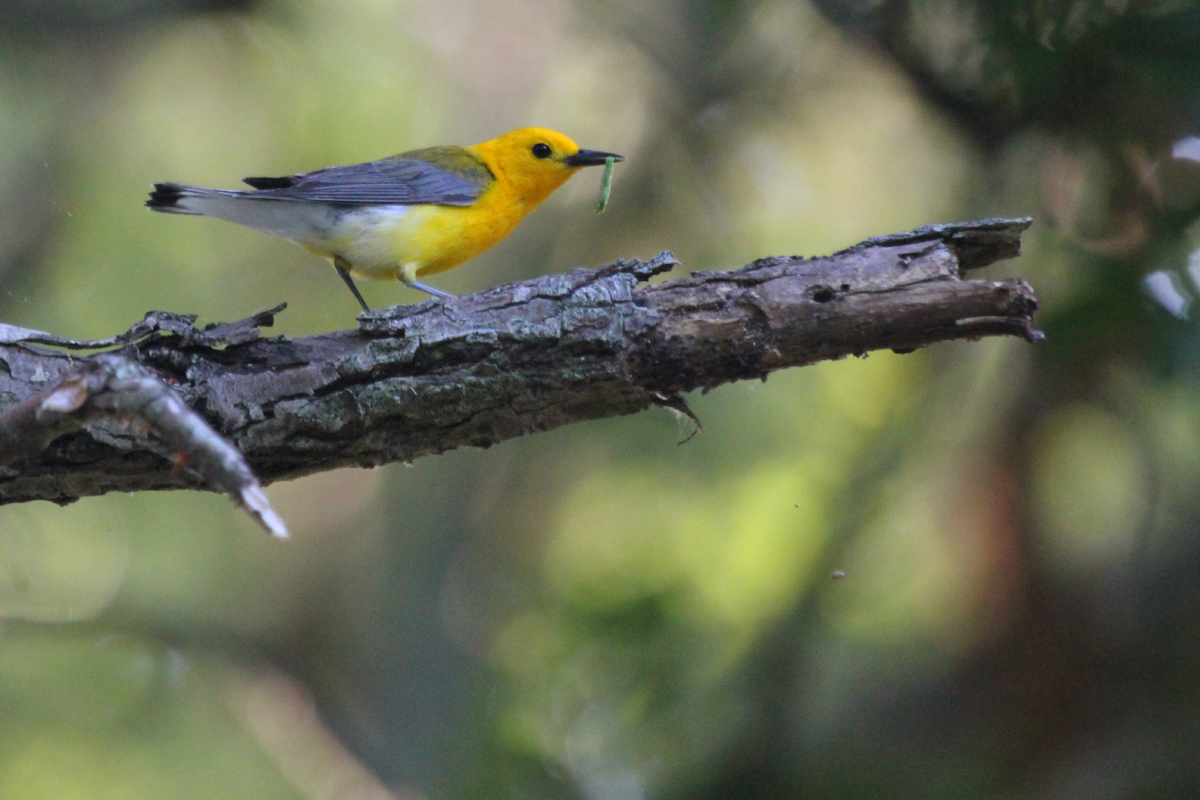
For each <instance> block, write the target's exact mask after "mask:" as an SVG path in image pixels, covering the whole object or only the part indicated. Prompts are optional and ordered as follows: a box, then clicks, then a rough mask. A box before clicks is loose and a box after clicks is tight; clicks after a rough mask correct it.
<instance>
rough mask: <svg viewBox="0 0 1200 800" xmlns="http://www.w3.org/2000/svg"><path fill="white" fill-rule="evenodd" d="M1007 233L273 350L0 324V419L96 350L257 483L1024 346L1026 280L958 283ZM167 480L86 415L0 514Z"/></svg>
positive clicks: (371, 328) (261, 318)
mask: <svg viewBox="0 0 1200 800" xmlns="http://www.w3.org/2000/svg"><path fill="white" fill-rule="evenodd" d="M1029 224H1030V221H1029V220H984V221H980V222H972V223H962V224H957V225H937V226H929V227H927V228H922V229H920V230H917V231H912V232H908V233H903V234H896V235H893V236H886V237H880V238H876V239H869V240H867V241H865V242H863V243H861V244H859V245H857V246H855V247H853V248H850V249H848V250H844V251H842V252H840V253H835V254H833V255H831V256H826V257H821V258H812V259H803V258H799V257H786V258H782V257H781V258H767V259H760V260H758V261H755V262H754V263H752V264H749V265H747V266H746V267H744V268H742V269H739V270H736V271H731V272H708V273H695V274H693V275H691V276H689V277H687V278H684V279H682V280H677V281H670V282H663V283H659V284H655V285H648V284H645V282H646V281H647V280H648V279H649V278H650V277H652V276H654V275H657V274H660V273H662V272H666V271H668V270H670V269H671V267H672V266H674V265H675V264H676V262H675V260H674V258H673V257H672V256H671V255H670V254H667V253H664V254H662V255H660V256H658V257H657V258H655V259H652V260H650V261H647V262H642V261H629V262H625V261H621V262H617V263H616V264H612V265H610V266H607V267H603V268H601V269H599V270H586V269H576V270H573V271H571V272H568V273H566V274H561V275H547V276H544V277H541V278H537V279H534V280H530V281H524V282H521V283H515V284H509V285H506V286H498V287H496V288H493V289H489V290H487V291H484V292H480V293H478V294H474V295H469V296H463V297H456V298H451V299H449V300H442V299H434V300H429V301H427V302H424V303H421V304H419V305H413V306H397V307H395V308H390V309H386V310H381V311H373V312H369V313H364V314H361V315H360V316H359V328H358V329H357V330H349V331H339V332H335V333H330V334H324V335H320V336H310V337H305V338H301V339H292V340H288V339H285V338H282V337H277V338H269V339H268V338H260V337H258V336H257V329H258V326H261V325H269V324H270V321H271V314H272V313H273V312H274V311H276V310H274V309H273V310H272V312H264V313H263V314H262V315H257V316H256V317H252V318H250V319H248V320H243V321H242V322H240V323H228V324H223V325H220V326H210V327H209V328H207V329H204V330H197V329H195V328H192V327H191V323H192V322H193V321H194V320H193V318H190V317H186V316H182V315H177V314H165V313H161V312H155V313H154V314H150V315H147V319H146V320H143V321H142V322H141V323H139V324H138V326H135V328H134V330H132V331H130V332H129V333H128V334H123V335H122V336H120V337H113V338H112V339H109V340H105V341H104V342H99V343H97V342H92V343H80V342H69V340H64V339H61V338H59V337H53V336H50V335H49V334H39V333H37V332H33V331H21V330H20V329H14V328H8V327H4V326H0V367H2V368H0V414H2V413H4V412H5V411H6V410H7V409H11V408H12V407H14V406H17V405H18V404H20V403H21V402H22V401H25V400H28V399H29V398H30V397H32V396H34V395H37V394H39V393H42V392H44V391H45V390H46V389H47V388H48V387H51V386H53V385H54V384H55V383H57V382H59V381H61V380H62V379H63V377H64V376H66V375H68V374H69V373H70V371H71V370H72V369H73V363H75V364H77V363H78V361H79V357H78V356H75V360H74V362H72V360H71V357H70V356H68V355H66V354H63V353H60V352H55V351H51V350H50V349H48V348H47V347H45V346H44V345H46V344H50V345H56V346H61V347H71V346H76V347H79V346H83V347H87V346H92V347H97V346H110V347H111V346H114V345H115V346H119V347H120V349H119V350H118V351H117V352H120V353H121V354H122V355H124V356H126V357H127V358H130V359H133V360H135V361H137V362H138V363H139V364H140V365H141V366H142V367H144V368H147V369H148V370H150V371H151V372H153V373H154V374H156V375H158V376H159V377H160V378H161V379H163V380H164V381H166V382H168V383H170V384H171V385H172V386H173V388H174V389H175V391H176V392H178V393H179V395H180V396H182V397H183V399H184V400H185V401H186V403H187V404H188V405H189V406H190V407H191V408H193V409H195V410H196V411H198V412H200V413H201V414H202V415H204V417H205V418H206V419H207V420H208V422H209V423H210V424H212V426H213V427H214V428H216V429H217V430H218V431H220V432H221V433H222V434H223V435H224V436H226V437H227V438H228V439H229V440H230V441H231V442H232V443H233V444H234V446H235V447H236V448H237V449H238V450H240V451H241V452H242V453H243V454H244V455H245V457H246V460H247V461H248V462H249V463H250V465H251V466H252V468H253V469H254V471H255V473H256V474H257V475H258V476H259V478H260V479H261V480H262V482H263V483H269V482H271V481H276V480H281V479H286V478H294V477H298V476H300V475H305V474H309V473H312V472H318V471H321V470H327V469H333V468H335V467H342V466H347V465H359V466H375V465H378V464H385V463H388V462H392V461H411V460H413V459H415V458H419V457H421V456H424V455H429V454H432V453H440V452H444V451H446V450H451V449H454V448H456V447H462V446H465V445H469V446H475V447H488V446H490V445H492V444H495V443H497V442H501V441H504V440H505V439H510V438H513V437H515V436H521V435H524V434H528V433H533V432H536V431H544V430H549V429H551V428H555V427H558V426H560V425H566V424H568V423H571V422H577V421H581V420H588V419H598V418H601V417H609V416H616V415H619V414H632V413H635V412H638V411H642V410H644V409H646V408H649V407H651V406H655V405H659V406H666V407H671V408H676V409H679V410H686V408H687V406H686V403H684V401H683V399H682V398H681V397H680V393H682V392H687V391H690V390H693V389H697V388H703V389H710V388H712V387H715V386H719V385H720V384H723V383H727V382H730V381H735V380H743V379H747V378H755V379H758V378H763V377H765V376H766V375H767V374H769V373H770V372H772V371H775V370H778V369H784V368H786V367H793V366H801V365H804V364H811V363H813V362H816V361H820V360H823V359H836V358H842V357H844V356H847V355H852V354H861V353H865V352H867V351H869V350H877V349H893V350H898V351H901V352H906V351H909V350H913V349H915V348H918V347H923V346H926V345H929V344H932V343H934V342H939V341H945V340H950V339H977V338H979V337H983V336H1003V335H1015V336H1021V337H1024V338H1026V339H1029V340H1030V341H1036V340H1037V339H1038V338H1040V334H1038V333H1037V332H1035V331H1033V330H1032V329H1031V327H1030V318H1031V315H1032V314H1033V312H1034V311H1035V310H1036V308H1037V301H1036V298H1035V297H1034V294H1033V290H1032V289H1031V288H1030V287H1029V286H1028V285H1027V284H1025V283H1024V282H1023V281H1019V280H1003V281H992V280H966V279H964V277H963V273H964V272H965V271H967V270H970V269H975V268H977V267H982V266H985V265H987V264H990V263H992V262H994V261H997V260H1000V259H1004V258H1012V257H1015V256H1017V255H1018V254H1019V252H1020V236H1021V233H1022V232H1023V231H1024V230H1025V229H1026V228H1028V227H1029ZM39 342H40V343H42V344H38V343H39ZM8 416H11V415H8ZM18 416H19V415H18ZM6 418H7V417H6ZM4 424H5V423H4V421H3V419H0V449H2V448H3V446H4V445H3V442H4V441H5V439H4V431H3V430H2V428H3V426H4ZM2 455H3V453H0V456H2ZM4 460H5V459H3V458H0V462H2V461H4ZM179 488H206V487H205V486H203V485H202V484H201V483H200V481H199V479H198V478H197V477H196V476H194V475H191V474H189V473H188V472H186V471H182V470H179V469H174V468H172V465H171V463H169V462H168V461H167V460H166V459H164V458H162V457H161V456H160V455H158V454H156V452H155V450H154V448H150V447H147V446H146V442H145V441H144V440H140V439H139V438H138V437H137V436H135V435H131V434H130V433H129V432H128V431H127V430H122V429H121V426H112V425H106V424H105V423H104V422H103V421H99V422H93V423H89V424H88V425H86V426H85V427H84V428H82V429H81V430H76V431H72V432H69V433H66V434H65V435H62V436H59V437H57V438H55V439H54V440H53V441H52V442H50V443H49V445H48V446H46V447H45V448H44V449H42V450H41V451H40V452H38V453H35V454H30V455H27V456H25V457H23V458H20V459H17V460H13V461H12V462H11V463H9V464H8V465H7V466H4V467H0V503H11V502H20V501H25V500H37V499H42V500H53V501H56V502H70V501H71V500H74V499H77V498H79V497H82V496H86V495H95V494H103V493H105V492H109V491H123V492H129V491H137V490H144V489H179Z"/></svg>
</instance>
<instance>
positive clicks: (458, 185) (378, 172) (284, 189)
mask: <svg viewBox="0 0 1200 800" xmlns="http://www.w3.org/2000/svg"><path fill="white" fill-rule="evenodd" d="M432 149H434V148H431V150H432ZM442 149H443V148H436V150H442ZM446 149H449V148H446ZM455 149H456V150H457V149H460V148H455ZM426 152H428V151H414V153H413V154H412V155H416V154H421V155H424V154H425V153H426ZM463 153H464V154H465V151H463ZM409 155H410V154H408V153H402V154H401V155H399V156H393V157H391V158H384V159H381V160H379V161H369V162H367V163H365V164H353V165H351V166H347V167H329V168H328V169H319V170H317V171H315V172H309V173H305V174H303V175H291V176H286V177H282V178H245V179H244V180H245V182H246V183H248V184H250V185H251V186H253V187H254V188H255V189H258V191H257V192H250V193H247V194H248V196H250V197H261V198H263V199H273V200H294V201H312V202H320V203H336V204H339V205H376V204H398V205H416V204H431V205H447V206H469V205H470V204H471V203H473V202H475V200H477V199H478V198H479V196H480V195H481V194H483V192H484V190H485V189H487V187H488V186H489V185H490V184H491V182H492V181H494V180H495V178H494V177H492V174H491V172H490V171H488V170H487V167H486V166H483V162H482V161H479V160H478V159H477V158H475V157H474V156H470V155H469V154H467V156H466V157H467V158H468V159H470V160H464V155H463V154H455V155H456V156H457V160H456V161H451V162H450V163H452V164H454V167H460V168H457V169H456V168H454V167H449V168H447V167H444V166H439V165H435V164H432V163H430V162H429V161H426V160H423V159H420V158H409V157H407V156H409ZM472 161H475V162H478V164H479V166H480V167H482V170H481V169H479V168H478V167H476V166H475V164H474V163H472Z"/></svg>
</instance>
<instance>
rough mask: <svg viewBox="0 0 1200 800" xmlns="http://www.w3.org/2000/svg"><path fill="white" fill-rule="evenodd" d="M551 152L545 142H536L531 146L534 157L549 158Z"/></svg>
mask: <svg viewBox="0 0 1200 800" xmlns="http://www.w3.org/2000/svg"><path fill="white" fill-rule="evenodd" d="M551 152H552V151H551V150H550V145H548V144H546V143H545V142H538V143H537V144H535V145H534V146H533V157H534V158H549V157H550V153H551Z"/></svg>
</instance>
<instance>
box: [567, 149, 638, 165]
mask: <svg viewBox="0 0 1200 800" xmlns="http://www.w3.org/2000/svg"><path fill="white" fill-rule="evenodd" d="M610 158H611V159H612V160H613V161H624V160H625V156H619V155H617V154H616V153H603V152H601V151H599V150H580V151H579V152H578V153H573V154H571V155H569V156H564V157H562V158H560V159H559V162H560V163H563V164H566V165H567V166H568V167H601V166H604V162H605V161H607V160H608V159H610Z"/></svg>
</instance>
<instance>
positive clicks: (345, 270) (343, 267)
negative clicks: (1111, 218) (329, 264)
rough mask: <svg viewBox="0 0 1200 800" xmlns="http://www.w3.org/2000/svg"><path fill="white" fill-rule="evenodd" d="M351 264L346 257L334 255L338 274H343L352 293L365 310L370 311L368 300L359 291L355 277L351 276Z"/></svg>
mask: <svg viewBox="0 0 1200 800" xmlns="http://www.w3.org/2000/svg"><path fill="white" fill-rule="evenodd" d="M349 267H350V265H349V264H348V263H346V259H344V258H342V257H341V256H334V257H333V268H334V269H336V270H337V274H338V275H340V276H342V280H344V281H345V282H346V286H348V287H349V288H350V293H351V294H352V295H354V299H355V300H357V301H358V304H359V305H360V306H362V310H363V311H370V310H371V309H370V308H368V307H367V301H366V300H363V296H362V295H361V294H359V293H358V287H357V286H355V285H354V279H353V278H351V277H350V270H349Z"/></svg>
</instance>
